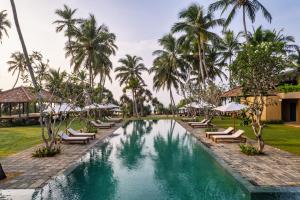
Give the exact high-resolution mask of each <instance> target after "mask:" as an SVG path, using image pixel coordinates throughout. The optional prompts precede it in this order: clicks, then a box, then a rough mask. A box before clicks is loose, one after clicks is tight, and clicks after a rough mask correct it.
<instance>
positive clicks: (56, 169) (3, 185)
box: [0, 124, 121, 189]
mask: <svg viewBox="0 0 300 200" xmlns="http://www.w3.org/2000/svg"><path fill="white" fill-rule="evenodd" d="M120 126H121V124H117V125H116V126H114V127H113V128H112V129H101V130H99V133H98V134H97V138H96V140H91V141H90V143H89V144H87V145H83V144H66V143H64V144H62V145H61V147H62V153H61V154H60V155H57V156H55V157H52V158H33V157H32V156H31V154H32V152H33V150H34V148H36V147H33V148H30V149H27V150H25V151H22V152H20V153H17V154H14V155H12V156H9V157H7V158H4V159H2V160H0V162H1V164H2V167H3V168H4V171H5V172H6V173H8V174H16V175H17V176H16V177H14V178H11V179H8V180H3V181H0V189H30V188H32V189H33V188H39V187H42V186H43V185H44V184H45V183H46V182H47V181H48V180H49V179H50V178H51V177H53V176H56V175H58V174H59V173H62V172H63V171H65V170H66V169H67V168H69V167H70V166H72V165H74V164H75V163H76V162H77V161H78V160H79V159H80V158H81V157H82V156H83V155H85V154H86V153H87V152H88V151H89V149H91V148H92V147H94V146H96V145H97V144H98V143H100V142H101V141H102V140H103V139H105V138H107V137H108V136H109V135H111V134H112V133H113V132H114V130H116V129H117V128H119V127H120Z"/></svg>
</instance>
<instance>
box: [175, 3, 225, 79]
mask: <svg viewBox="0 0 300 200" xmlns="http://www.w3.org/2000/svg"><path fill="white" fill-rule="evenodd" d="M179 19H180V20H181V21H180V22H177V23H175V24H174V26H173V27H172V32H173V33H175V32H183V33H184V34H183V36H182V37H181V38H180V40H182V41H183V42H184V43H186V44H187V45H188V46H192V45H194V44H196V46H197V54H198V55H197V56H198V59H199V62H198V65H199V70H198V72H199V80H202V81H203V83H204V84H205V82H204V81H205V76H206V74H207V66H206V62H205V43H207V42H208V41H209V40H211V41H216V40H219V36H218V35H217V34H216V33H213V32H211V29H212V28H214V27H216V26H219V25H223V24H224V20H223V19H215V18H214V16H213V14H212V13H211V12H206V11H205V10H204V8H203V7H202V6H200V5H198V4H192V5H190V6H189V7H188V8H187V9H184V10H182V11H181V12H180V13H179Z"/></svg>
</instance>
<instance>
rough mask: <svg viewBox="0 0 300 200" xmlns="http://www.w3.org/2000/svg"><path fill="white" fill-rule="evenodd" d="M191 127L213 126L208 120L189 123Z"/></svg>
mask: <svg viewBox="0 0 300 200" xmlns="http://www.w3.org/2000/svg"><path fill="white" fill-rule="evenodd" d="M190 126H191V127H193V128H207V127H212V126H214V125H213V124H211V123H210V120H209V121H206V122H205V123H203V124H200V123H199V124H190Z"/></svg>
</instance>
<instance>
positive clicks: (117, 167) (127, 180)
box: [33, 120, 249, 200]
mask: <svg viewBox="0 0 300 200" xmlns="http://www.w3.org/2000/svg"><path fill="white" fill-rule="evenodd" d="M33 199H66V200H81V199H84V200H94V199H97V200H108V199H109V200H113V199H122V200H123V199H124V200H135V199H136V200H139V199H143V200H152V199H153V200H160V199H161V200H167V199H173V200H190V199H205V200H244V199H249V196H248V193H247V192H245V191H244V190H243V187H242V186H241V185H240V184H239V183H238V182H237V181H235V180H234V179H233V177H232V176H231V175H229V174H228V173H227V172H226V171H225V170H224V169H223V168H222V167H221V166H220V165H219V164H218V163H217V162H216V161H215V160H214V159H213V158H212V157H211V156H210V155H209V154H208V153H207V152H206V151H205V150H204V149H203V147H202V146H201V145H200V144H199V142H198V141H197V140H196V139H195V138H194V137H192V136H191V135H189V133H187V132H186V130H185V129H184V128H183V127H181V126H180V125H179V124H178V123H176V122H175V121H171V120H159V121H132V122H129V123H127V124H125V125H124V126H123V127H122V128H120V129H118V130H117V131H116V134H115V135H114V137H111V138H110V139H108V140H107V141H105V142H104V143H103V144H101V145H99V147H97V148H95V149H92V150H91V151H90V153H88V154H87V155H86V156H85V157H84V158H83V161H82V163H81V164H80V165H79V166H78V167H76V168H75V169H74V170H73V171H72V172H71V173H70V174H69V175H67V176H60V177H57V178H56V179H55V180H54V181H52V182H51V183H50V184H48V185H47V186H45V187H44V188H43V189H42V190H41V191H39V192H38V193H37V194H35V196H34V198H33Z"/></svg>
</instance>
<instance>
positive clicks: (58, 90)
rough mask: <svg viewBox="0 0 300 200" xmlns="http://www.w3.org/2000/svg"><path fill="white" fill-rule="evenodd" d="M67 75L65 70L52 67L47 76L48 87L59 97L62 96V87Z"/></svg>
mask: <svg viewBox="0 0 300 200" xmlns="http://www.w3.org/2000/svg"><path fill="white" fill-rule="evenodd" d="M66 77H67V73H66V72H65V71H62V72H61V71H60V69H58V70H56V69H50V70H49V73H48V74H47V77H46V88H47V89H48V90H49V91H50V92H52V93H53V94H55V95H56V96H58V97H62V95H63V94H62V88H63V84H64V81H65V78H66Z"/></svg>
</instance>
